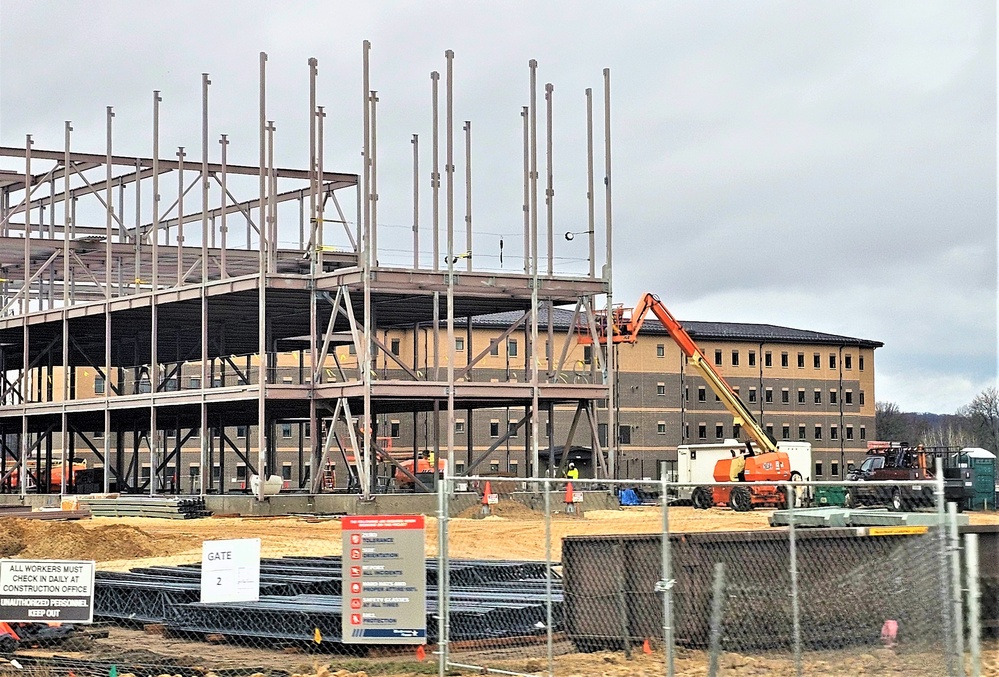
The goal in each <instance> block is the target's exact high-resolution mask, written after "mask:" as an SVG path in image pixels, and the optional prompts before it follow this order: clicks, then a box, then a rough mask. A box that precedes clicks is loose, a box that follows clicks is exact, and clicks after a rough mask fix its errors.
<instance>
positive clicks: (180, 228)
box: [177, 146, 187, 287]
mask: <svg viewBox="0 0 999 677" xmlns="http://www.w3.org/2000/svg"><path fill="white" fill-rule="evenodd" d="M185 157H187V153H185V152H184V147H183V146H179V147H178V148H177V286H178V287H180V286H181V285H183V284H184V158H185Z"/></svg>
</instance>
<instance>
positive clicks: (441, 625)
mask: <svg viewBox="0 0 999 677" xmlns="http://www.w3.org/2000/svg"><path fill="white" fill-rule="evenodd" d="M449 472H450V468H449V467H448V466H445V467H444V477H443V478H441V481H440V482H438V483H437V675H438V677H445V675H446V674H447V662H448V634H449V633H450V632H451V627H450V623H449V619H448V616H449V614H448V585H447V583H448V579H449V574H448V566H447V560H448V557H447V527H448V489H449V487H448V482H449V481H450V478H449V477H448V474H449ZM435 475H436V473H435Z"/></svg>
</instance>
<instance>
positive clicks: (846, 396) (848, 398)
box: [843, 390, 853, 404]
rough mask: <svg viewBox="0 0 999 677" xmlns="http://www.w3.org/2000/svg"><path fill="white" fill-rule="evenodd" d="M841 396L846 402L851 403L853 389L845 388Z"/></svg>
mask: <svg viewBox="0 0 999 677" xmlns="http://www.w3.org/2000/svg"><path fill="white" fill-rule="evenodd" d="M843 397H845V398H846V403H847V404H853V391H852V390H847V391H846V392H845V393H843Z"/></svg>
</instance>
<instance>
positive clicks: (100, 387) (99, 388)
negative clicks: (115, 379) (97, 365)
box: [94, 376, 104, 395]
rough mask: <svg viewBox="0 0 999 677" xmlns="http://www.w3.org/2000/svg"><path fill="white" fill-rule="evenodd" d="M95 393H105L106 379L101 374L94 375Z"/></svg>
mask: <svg viewBox="0 0 999 677" xmlns="http://www.w3.org/2000/svg"><path fill="white" fill-rule="evenodd" d="M94 394H95V395H103V394H104V379H103V378H101V377H100V376H96V377H94Z"/></svg>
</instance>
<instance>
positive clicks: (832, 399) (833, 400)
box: [829, 390, 836, 404]
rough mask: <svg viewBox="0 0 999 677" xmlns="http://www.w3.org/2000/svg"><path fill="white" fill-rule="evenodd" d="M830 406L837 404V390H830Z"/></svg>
mask: <svg viewBox="0 0 999 677" xmlns="http://www.w3.org/2000/svg"><path fill="white" fill-rule="evenodd" d="M829 404H836V391H835V390H830V391H829Z"/></svg>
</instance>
